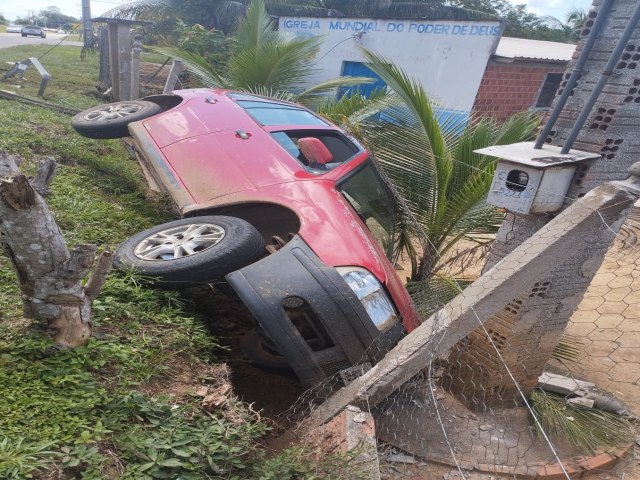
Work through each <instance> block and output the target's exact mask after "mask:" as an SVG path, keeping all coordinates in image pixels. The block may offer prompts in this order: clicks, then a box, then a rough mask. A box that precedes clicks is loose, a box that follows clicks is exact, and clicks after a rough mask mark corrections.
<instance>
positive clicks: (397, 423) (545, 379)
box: [281, 198, 640, 480]
mask: <svg viewBox="0 0 640 480" xmlns="http://www.w3.org/2000/svg"><path fill="white" fill-rule="evenodd" d="M623 203H624V204H625V205H624V207H623V205H622V204H623ZM629 206H630V201H629V199H626V200H624V199H617V198H612V199H610V201H609V202H608V203H603V204H602V205H600V206H599V207H597V208H595V209H594V210H592V206H591V205H590V204H589V200H587V201H580V202H577V203H576V204H574V206H573V210H572V213H571V214H569V215H567V216H566V218H565V221H568V222H569V223H564V224H563V223H562V222H560V223H559V225H556V226H555V227H549V228H546V227H543V229H541V230H540V232H538V234H536V235H534V237H532V239H531V241H529V243H528V244H526V245H524V249H519V250H517V251H514V252H513V254H512V255H510V256H508V257H507V258H505V260H504V261H503V262H502V263H501V264H500V265H498V266H497V267H496V268H494V269H492V270H490V271H489V272H487V273H486V274H485V275H483V276H482V277H480V278H479V279H478V280H477V281H476V282H475V283H474V284H472V286H470V287H468V290H467V291H466V292H465V295H466V294H467V292H470V291H472V290H473V292H472V293H470V294H469V295H468V296H467V298H466V300H465V299H463V300H461V301H459V302H458V303H457V304H456V300H454V302H452V303H453V304H454V305H453V306H451V304H449V305H447V307H446V308H443V309H441V310H440V311H438V312H436V313H435V314H434V315H433V316H431V318H429V319H428V320H427V322H426V323H428V324H429V328H430V333H429V334H427V335H426V336H425V335H422V337H420V339H418V340H415V339H414V338H417V335H416V334H417V332H414V333H411V334H409V335H408V336H407V337H405V339H404V340H403V342H401V344H402V345H404V346H406V345H411V344H412V343H420V342H422V343H424V344H425V345H427V348H424V349H422V350H416V351H417V353H416V354H413V353H412V354H407V352H409V351H410V348H409V347H407V348H404V350H403V349H402V348H401V349H400V353H399V354H398V355H397V356H396V357H394V358H391V359H389V358H385V360H384V361H382V362H381V363H380V364H378V365H377V366H375V367H373V369H374V370H375V369H378V370H381V369H385V368H386V371H389V372H393V371H394V370H399V369H402V368H405V367H406V365H407V364H411V365H413V366H415V365H420V368H414V370H413V371H412V374H411V375H410V376H409V378H408V380H405V378H403V377H393V375H392V376H391V377H390V378H391V380H389V381H390V382H391V385H386V386H383V387H376V386H375V385H373V384H367V383H366V382H368V381H371V382H377V383H380V379H381V378H382V377H381V376H380V375H378V376H376V375H375V374H372V375H369V374H365V375H363V376H361V377H360V378H358V379H356V380H354V383H353V384H357V389H355V390H354V391H356V392H357V394H356V395H353V398H352V399H353V403H354V404H356V405H357V406H358V407H360V408H361V409H362V410H363V411H364V412H365V413H369V414H371V415H372V418H373V422H374V423H375V438H376V439H377V450H378V460H377V463H376V464H375V468H374V469H373V470H371V468H369V469H367V470H366V474H364V475H365V476H366V477H367V478H375V477H376V476H379V478H385V479H387V478H388V479H395V478H399V479H404V478H407V479H416V480H418V479H432V478H444V479H454V478H456V479H458V478H461V479H476V478H477V479H487V478H520V477H531V478H576V477H577V476H584V478H602V479H604V478H608V479H614V478H626V479H630V478H640V468H638V466H637V462H636V461H635V460H634V457H633V449H634V448H635V441H636V432H635V423H636V419H637V417H636V416H637V415H640V348H638V347H640V268H639V267H640V245H638V236H639V234H640V205H638V206H635V207H634V208H633V209H632V210H631V213H630V214H629V216H628V218H627V219H626V222H625V223H624V225H623V226H622V228H621V229H620V228H619V227H620V224H619V218H620V214H626V213H628V208H629ZM625 209H627V210H625ZM581 215H582V216H581ZM571 222H575V223H574V224H573V225H570V223H571ZM579 222H583V224H581V225H578V223H579ZM557 223H558V222H556V224H557ZM563 229H564V230H565V231H568V230H572V234H571V235H573V237H571V235H569V236H568V237H566V236H565V237H563V240H562V241H563V242H565V246H564V247H559V246H558V244H556V243H557V242H556V241H557V239H558V238H559V237H561V236H562V233H561V232H560V231H561V230H563ZM554 232H555V233H554ZM554 235H555V236H554ZM612 239H613V240H614V241H613V245H612V246H611V247H610V248H609V245H611V242H612ZM420 240H421V241H425V242H426V241H427V239H426V237H422V238H421V239H420ZM567 242H568V245H567ZM605 253H606V255H605ZM514 256H515V257H514ZM540 256H542V257H544V256H547V257H549V256H550V257H551V260H549V259H547V260H546V261H542V260H540V259H539V258H538V257H540ZM603 257H604V260H603ZM600 262H602V264H601V265H600ZM596 271H597V273H596ZM501 272H502V273H501ZM474 289H475V290H474ZM477 292H480V293H478V294H477V296H475V297H474V295H476V293H477ZM483 295H485V296H486V298H484V297H483ZM505 299H506V300H505ZM485 300H486V301H485ZM492 301H493V302H492ZM492 303H493V305H492V306H491V307H488V306H487V305H491V304H492ZM576 307H577V308H576ZM456 309H457V310H456ZM574 310H575V311H574ZM460 312H462V313H460ZM571 312H573V314H571ZM465 315H466V316H467V318H468V319H471V321H472V323H469V321H467V322H459V321H457V320H456V319H459V318H462V317H464V316H465ZM473 322H475V323H473ZM449 344H451V345H452V347H451V346H449ZM371 348H374V349H375V348H377V346H376V345H372V346H371ZM414 353H415V352H414ZM405 354H406V355H405ZM379 367H381V368H379ZM368 369H369V366H366V367H365V368H364V369H363V371H366V370H368ZM369 373H375V372H369ZM393 382H396V383H393ZM382 383H384V381H383V382H382ZM344 384H345V379H344V378H341V377H340V375H336V376H334V377H332V378H331V379H329V380H328V381H327V382H325V384H323V385H319V386H317V387H316V388H314V389H311V390H309V391H307V392H306V393H305V394H303V395H302V396H301V397H300V398H299V399H298V401H297V402H296V403H295V404H294V405H293V406H292V407H291V408H290V409H289V411H287V412H286V413H285V414H284V415H283V416H282V417H281V418H282V421H283V422H284V423H285V424H286V426H288V427H291V428H294V429H295V428H296V426H299V425H305V422H308V420H309V418H313V416H314V415H315V414H317V412H318V411H319V410H322V409H323V408H324V405H326V403H323V402H325V400H326V399H327V398H328V397H330V394H331V393H334V392H336V391H337V390H338V389H339V388H340V387H342V386H343V385H344ZM344 390H345V389H343V390H342V391H341V392H343V391H344ZM380 390H384V391H387V392H392V393H390V394H388V395H386V394H385V395H383V396H382V399H381V395H380V393H379V392H380ZM372 392H373V393H372ZM332 428H334V426H332V423H331V422H329V423H328V424H325V426H324V427H321V428H320V430H321V431H322V430H323V429H328V430H331V429H332ZM366 458H368V459H369V460H368V461H371V459H370V456H369V457H366ZM620 459H622V460H620ZM614 465H617V466H615V469H614V470H613V471H609V469H610V468H612V467H613V466H614ZM372 472H374V473H372Z"/></svg>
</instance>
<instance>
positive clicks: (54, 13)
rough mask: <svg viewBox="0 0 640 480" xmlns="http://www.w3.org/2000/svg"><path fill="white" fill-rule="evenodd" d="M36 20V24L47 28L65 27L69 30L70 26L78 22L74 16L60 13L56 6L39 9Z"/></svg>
mask: <svg viewBox="0 0 640 480" xmlns="http://www.w3.org/2000/svg"><path fill="white" fill-rule="evenodd" d="M36 20H37V22H38V24H40V25H44V26H45V27H49V28H66V29H68V30H71V26H72V25H73V24H75V23H77V22H78V19H77V18H75V17H70V16H69V15H64V14H62V13H60V9H59V8H57V7H48V8H47V9H46V10H40V13H38V15H37V17H36Z"/></svg>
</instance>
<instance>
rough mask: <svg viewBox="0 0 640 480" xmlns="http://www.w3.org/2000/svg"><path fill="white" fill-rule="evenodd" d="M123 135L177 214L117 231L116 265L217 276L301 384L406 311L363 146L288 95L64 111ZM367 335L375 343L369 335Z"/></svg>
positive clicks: (385, 191)
mask: <svg viewBox="0 0 640 480" xmlns="http://www.w3.org/2000/svg"><path fill="white" fill-rule="evenodd" d="M72 125H73V126H74V128H75V129H76V130H77V131H78V132H79V133H80V134H82V135H85V136H89V137H92V138H116V137H124V136H131V137H132V139H131V141H130V142H129V143H130V144H132V145H133V146H134V150H135V153H136V155H137V158H138V160H139V162H140V164H141V166H142V168H143V170H144V172H145V174H146V176H147V179H148V180H149V182H150V185H151V186H152V187H154V188H157V189H159V190H161V191H163V192H167V193H168V194H169V195H170V197H171V198H172V199H173V202H174V203H175V206H176V207H177V210H178V211H179V212H180V214H181V216H182V217H183V218H182V219H180V220H177V221H173V222H169V223H167V224H164V225H159V226H157V227H155V228H152V229H149V230H146V231H144V232H141V233H139V234H138V235H135V236H133V237H132V238H130V239H129V240H127V241H125V242H124V243H123V244H122V245H121V246H120V247H119V248H118V250H117V252H116V255H115V264H116V266H117V267H120V268H129V269H131V268H133V269H135V270H137V271H138V272H139V273H141V274H143V275H148V276H151V277H155V278H156V279H158V281H160V282H162V283H164V284H167V285H169V286H173V287H180V286H186V285H193V284H198V283H207V282H214V281H220V280H221V279H226V281H227V282H228V284H229V285H230V286H231V287H232V288H233V290H234V291H235V292H236V293H237V295H238V296H239V297H240V299H241V300H242V301H243V302H244V303H245V304H246V305H247V307H248V308H249V309H250V310H251V312H252V313H253V315H254V316H255V318H256V321H257V328H256V329H255V330H253V331H251V332H249V333H248V334H247V336H246V337H245V339H244V340H243V350H244V351H245V353H246V354H247V355H248V356H249V358H251V359H252V360H254V361H255V362H257V363H259V364H262V365H265V366H270V367H279V366H284V365H287V364H288V365H290V367H291V368H293V370H294V371H295V373H296V374H297V375H298V377H299V378H300V380H301V381H302V383H303V384H304V385H305V386H313V385H315V384H317V383H319V382H321V381H322V380H324V379H325V378H327V377H329V376H331V375H333V374H335V373H336V372H340V371H342V370H344V369H347V368H348V367H351V366H353V365H357V364H363V363H365V364H366V363H367V362H369V363H372V362H376V361H377V360H379V358H380V357H381V356H382V355H384V353H385V352H386V350H388V349H389V348H390V347H391V346H393V345H394V344H395V343H396V342H397V341H398V339H399V338H400V337H401V336H402V335H403V333H404V331H405V330H408V331H410V330H412V329H413V328H415V326H416V324H417V313H416V311H415V309H414V307H413V305H412V302H411V299H410V297H409V294H408V293H407V290H406V289H405V287H404V285H403V283H402V281H401V280H400V278H399V277H398V275H397V273H396V271H395V269H394V267H393V265H392V264H391V262H390V260H389V258H388V257H390V255H391V251H392V249H393V243H394V234H395V227H396V225H397V214H398V208H397V204H396V201H395V198H394V196H393V194H392V193H391V190H390V189H389V187H388V185H387V183H386V180H385V177H384V176H383V174H382V173H381V172H380V171H379V169H378V167H377V165H376V163H375V162H374V161H373V160H372V159H371V158H370V156H369V154H368V153H367V151H366V150H364V149H363V147H362V146H361V145H360V144H359V143H358V142H357V141H356V140H354V139H353V138H351V137H350V136H348V135H347V134H345V133H344V132H343V131H342V130H340V129H339V128H337V127H336V126H335V125H332V124H330V123H329V122H327V121H326V120H325V119H323V118H320V117H319V116H317V115H316V114H314V113H313V112H311V111H309V110H307V109H305V108H303V107H300V106H299V105H296V104H293V103H288V102H283V101H277V100H273V99H269V98H264V97H259V96H255V95H249V94H245V93H239V92H231V91H225V90H215V89H193V90H182V91H176V92H174V94H173V95H158V96H151V97H147V98H145V99H143V100H141V101H130V102H118V103H113V104H109V105H104V106H100V107H96V108H93V109H89V110H86V111H84V112H82V113H80V114H78V115H76V116H75V117H74V118H73V120H72ZM372 345H374V346H375V348H370V347H371V346H372Z"/></svg>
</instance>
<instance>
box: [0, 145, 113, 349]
mask: <svg viewBox="0 0 640 480" xmlns="http://www.w3.org/2000/svg"><path fill="white" fill-rule="evenodd" d="M20 162H21V159H20V158H19V157H16V156H12V155H7V154H5V153H3V152H0V242H1V243H2V247H3V249H4V251H5V253H6V254H7V256H8V257H9V259H10V260H11V262H12V264H13V267H14V269H15V272H16V276H17V278H18V283H19V285H20V290H21V292H22V301H23V307H24V314H25V317H27V318H30V319H33V320H36V321H40V322H43V323H45V324H46V325H47V331H48V333H49V334H50V335H51V336H52V338H53V340H54V341H55V343H56V344H57V345H58V346H60V347H64V348H73V347H77V346H79V345H83V344H84V343H86V342H87V340H88V339H89V337H90V336H91V305H92V303H93V300H94V299H95V298H96V297H97V295H98V293H99V292H100V289H101V288H102V286H103V284H104V281H105V279H106V276H107V273H108V271H109V269H110V268H111V253H110V252H103V253H102V254H101V255H100V257H99V258H98V261H97V262H96V266H95V268H92V267H93V264H94V260H95V254H96V249H97V247H96V245H77V246H76V247H74V248H73V251H71V252H69V249H68V248H67V244H66V242H65V240H64V237H63V236H62V233H61V231H60V229H59V228H58V225H57V224H56V222H55V220H54V218H53V214H52V213H51V211H50V210H49V207H48V206H47V204H46V202H45V201H44V198H43V197H45V196H46V195H47V194H48V193H49V185H50V184H51V181H52V180H53V177H54V175H55V171H56V162H55V160H54V159H53V158H46V159H44V160H43V161H41V162H40V165H39V168H38V172H37V174H36V175H35V177H33V178H32V179H29V178H27V177H26V176H25V175H23V174H22V173H21V172H20V168H19V165H20ZM92 270H93V272H92V274H91V276H90V278H89V279H88V281H87V283H86V284H85V285H83V284H82V280H83V279H84V278H85V277H86V275H87V274H88V273H89V272H91V271H92Z"/></svg>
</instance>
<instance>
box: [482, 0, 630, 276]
mask: <svg viewBox="0 0 640 480" xmlns="http://www.w3.org/2000/svg"><path fill="white" fill-rule="evenodd" d="M601 4H602V0H594V2H593V7H592V8H591V10H590V11H589V14H588V17H589V18H588V21H587V23H586V24H585V27H584V28H583V30H582V39H581V41H580V43H579V44H578V51H577V53H576V55H574V59H573V60H572V61H570V62H569V65H568V66H567V70H566V72H565V78H567V77H568V75H569V74H571V71H572V69H573V68H574V66H575V63H576V61H577V57H578V55H579V54H580V52H581V51H582V48H583V46H584V40H585V39H586V37H587V36H588V35H589V33H590V32H591V26H592V25H593V22H594V21H595V19H596V18H597V15H598V12H599V9H600V5H601ZM636 5H637V0H616V1H615V2H614V4H613V7H612V9H611V12H610V14H609V16H608V18H607V21H606V22H605V25H604V28H603V30H602V31H601V32H600V35H599V36H598V38H597V40H596V42H595V45H594V47H593V50H592V51H591V54H590V55H589V59H588V60H587V62H586V64H585V66H584V69H583V73H582V76H581V78H580V80H579V81H578V84H577V85H576V87H575V88H574V89H573V94H572V95H571V97H570V98H569V101H568V102H567V104H566V106H565V108H564V110H563V113H562V115H561V116H560V119H559V120H558V122H557V123H556V125H555V127H554V128H553V130H552V131H551V134H550V136H549V137H548V138H547V139H546V141H547V143H550V144H553V145H563V144H564V140H565V139H566V138H567V136H568V135H569V132H570V131H571V128H572V127H573V125H574V123H575V121H576V119H577V118H578V115H579V114H580V111H581V109H582V106H583V105H584V104H585V102H586V101H587V98H588V97H589V95H590V94H591V92H592V91H593V87H594V86H595V84H596V83H597V82H598V79H599V77H600V74H601V73H602V71H603V70H604V67H605V64H606V63H607V61H608V59H609V56H610V54H611V52H612V51H613V48H614V47H615V45H616V43H617V42H618V39H619V37H620V35H621V33H622V30H623V29H624V28H625V26H626V25H627V23H628V21H629V18H630V17H631V14H632V12H633V10H634V9H635V7H636ZM565 82H566V80H565V81H564V82H563V83H561V85H560V89H559V90H558V95H559V94H561V93H562V88H563V86H564V84H565ZM573 148H576V149H579V150H584V151H588V152H594V153H599V154H601V155H602V158H601V159H600V160H596V161H595V162H593V163H592V164H591V165H585V166H582V167H580V168H579V169H578V171H577V173H576V175H575V177H574V179H573V182H572V186H571V188H570V190H569V192H568V193H567V199H566V201H565V207H566V206H568V205H570V204H571V203H572V201H573V200H572V199H576V198H579V197H581V196H583V195H585V194H586V193H587V192H588V191H589V190H591V189H592V188H594V187H596V186H598V185H600V184H602V183H604V182H607V181H610V180H622V179H624V178H626V177H627V170H628V168H629V166H631V165H632V164H633V163H634V162H636V161H638V159H639V158H640V28H638V27H636V29H635V31H634V33H633V35H632V36H631V39H630V41H629V42H628V44H627V45H626V47H625V51H624V53H623V55H622V57H621V58H620V60H619V62H618V63H617V67H616V68H615V70H614V72H613V75H611V76H610V77H609V80H608V82H607V85H606V86H605V88H604V90H603V92H602V93H601V94H600V97H599V99H598V101H597V102H596V104H595V106H594V108H593V111H592V112H591V115H590V116H589V119H588V120H587V122H586V124H585V125H584V126H583V127H582V129H581V131H580V134H579V135H578V138H577V140H576V143H575V144H574V145H573ZM550 218H551V217H549V216H546V215H518V214H509V215H508V217H507V221H506V222H505V223H504V224H503V226H502V228H501V231H500V232H499V233H498V236H497V238H496V242H495V244H494V248H493V249H492V252H491V253H490V256H489V259H488V262H487V267H485V269H486V268H488V267H490V266H492V265H494V264H495V263H496V262H497V261H499V260H500V259H501V258H502V257H504V256H505V255H506V254H508V253H509V252H510V251H512V250H513V249H514V248H516V247H517V246H518V245H519V244H520V243H522V241H523V240H524V239H526V238H528V237H529V236H531V235H532V234H533V233H534V232H536V231H537V230H538V229H539V228H540V227H541V226H542V225H544V224H545V223H546V222H547V221H549V219H550Z"/></svg>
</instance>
